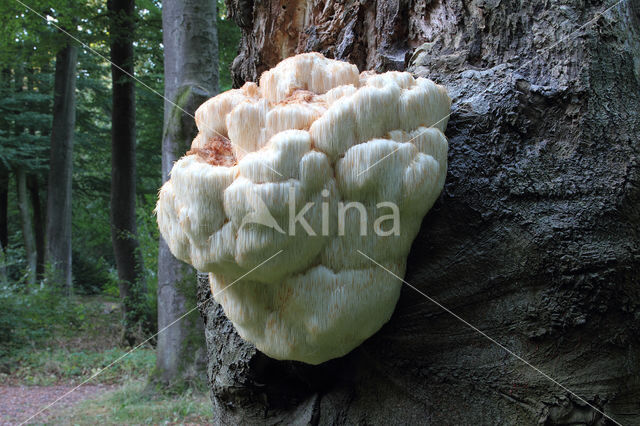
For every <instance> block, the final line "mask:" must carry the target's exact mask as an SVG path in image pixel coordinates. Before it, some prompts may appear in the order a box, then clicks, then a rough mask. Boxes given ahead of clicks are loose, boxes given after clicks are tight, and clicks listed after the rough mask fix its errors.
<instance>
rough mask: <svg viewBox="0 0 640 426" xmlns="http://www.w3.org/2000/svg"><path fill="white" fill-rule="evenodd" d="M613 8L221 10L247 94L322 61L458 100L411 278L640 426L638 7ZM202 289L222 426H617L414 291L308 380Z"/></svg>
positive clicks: (356, 4)
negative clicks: (403, 76) (236, 39)
mask: <svg viewBox="0 0 640 426" xmlns="http://www.w3.org/2000/svg"><path fill="white" fill-rule="evenodd" d="M613 4H614V2H613V1H606V2H603V1H592V2H587V3H585V2H583V1H578V0H569V1H565V2H563V3H562V5H560V4H557V3H555V2H522V1H516V0H509V1H466V0H465V1H463V0H452V1H443V0H439V1H438V0H436V1H429V0H405V1H398V0H395V1H394V0H378V1H371V2H364V1H355V0H352V1H349V0H347V1H344V2H326V3H325V2H319V1H308V2H305V1H293V2H283V1H279V0H271V1H264V2H254V1H251V0H231V1H230V2H229V4H228V6H229V9H230V10H231V12H232V16H233V18H234V19H235V20H236V22H237V23H238V24H239V25H240V27H241V28H242V31H243V38H242V44H241V47H240V52H239V56H238V58H237V59H236V60H235V62H234V64H233V71H234V79H235V80H234V81H235V84H236V85H239V84H241V83H242V82H243V81H245V80H256V79H257V78H258V77H259V74H260V72H262V71H264V70H265V69H268V68H270V67H272V66H273V65H275V64H276V63H277V62H278V61H279V60H280V59H282V58H284V57H287V56H290V55H292V54H295V53H298V52H303V51H308V50H317V51H320V52H322V53H323V54H325V55H327V56H329V57H334V58H337V59H343V60H348V61H350V62H353V63H355V64H357V65H358V66H359V68H360V69H361V70H364V69H373V70H377V71H386V70H408V71H410V72H412V73H414V75H416V76H424V77H428V78H431V79H433V80H434V81H436V82H437V83H439V84H444V85H445V86H446V87H447V89H448V91H449V93H450V96H451V97H452V99H453V106H452V113H451V117H450V121H449V124H448V127H447V131H446V135H447V137H448V138H449V146H450V147H449V169H448V174H447V182H446V186H445V188H444V190H443V193H442V195H441V196H440V199H439V200H438V202H437V203H436V205H435V206H434V207H433V209H432V210H431V211H430V212H429V213H428V215H427V216H426V217H425V219H424V221H423V224H422V228H421V231H420V233H419V235H418V237H417V239H416V240H415V242H414V244H413V247H412V250H411V254H410V256H409V261H408V270H407V273H406V281H407V282H409V283H411V284H412V285H413V286H415V287H416V288H417V289H419V290H420V291H422V292H424V293H425V294H427V295H429V296H430V297H432V298H433V299H435V300H437V301H438V302H439V303H441V304H443V305H444V306H446V307H447V308H449V309H451V310H452V311H453V312H455V313H456V314H458V315H460V316H461V317H462V318H463V319H464V320H466V321H468V322H469V323H471V324H473V325H474V326H476V327H478V328H479V329H480V330H482V331H483V332H485V333H487V334H488V335H489V336H491V338H493V339H495V340H496V341H497V342H500V343H501V344H503V345H505V346H506V347H507V348H509V349H510V350H511V351H513V352H515V353H517V354H519V355H520V356H522V357H523V358H524V359H526V360H527V361H529V362H530V363H531V364H533V365H535V366H537V367H538V368H540V369H541V370H542V371H544V372H545V373H547V374H549V375H550V376H551V377H553V378H554V379H556V380H557V381H559V382H560V383H562V384H563V385H565V386H566V387H568V388H569V389H571V390H572V391H574V392H576V393H577V394H578V395H580V396H582V397H584V398H585V399H586V400H587V401H589V403H590V404H593V405H594V406H596V407H598V408H599V409H600V410H603V411H604V412H605V413H606V414H607V415H608V416H611V417H612V418H614V419H615V420H616V421H618V422H620V423H622V424H640V374H639V373H640V341H639V339H640V338H639V336H640V333H639V331H640V285H639V284H640V240H639V238H638V236H639V231H640V226H639V225H640V207H639V206H640V170H639V168H638V161H639V154H640V141H639V139H638V135H639V134H640V116H638V113H637V112H638V111H639V110H640V42H639V40H640V6H639V4H638V2H634V1H631V0H624V1H622V2H619V3H617V4H616V5H615V6H614V7H613V8H611V9H609V10H608V11H607V12H606V13H602V14H599V13H598V12H602V11H604V10H606V9H607V8H609V6H612V5H613ZM591 20H592V21H591ZM589 21H591V22H590V23H589V24H588V25H583V24H585V23H587V22H589ZM199 290H200V292H199V301H200V305H199V306H200V310H201V313H202V314H203V316H204V318H205V321H206V336H207V350H208V357H209V364H208V374H209V382H210V388H211V391H212V392H211V394H212V400H213V404H214V416H215V421H216V423H219V424H232V423H237V422H246V423H276V422H284V423H289V422H293V423H297V424H302V423H310V424H356V423H357V424H393V423H398V424H418V423H420V424H536V423H542V424H550V425H551V424H593V425H600V424H608V423H611V421H610V420H608V419H606V418H605V417H603V416H602V415H601V414H600V413H599V412H598V411H596V410H594V409H593V408H591V407H590V406H589V405H587V404H585V403H584V402H582V401H581V400H580V399H578V398H576V397H574V396H572V395H571V394H569V393H568V392H566V391H565V390H564V389H562V388H560V387H559V386H557V385H556V384H554V383H552V382H551V381H549V380H548V379H547V378H545V377H544V376H542V375H541V374H540V373H539V372H537V371H535V370H534V369H532V368H531V367H530V366H527V365H525V364H524V363H522V362H521V361H519V360H518V359H516V358H515V357H513V356H512V355H510V354H509V353H507V352H506V351H505V350H503V349H502V348H500V347H499V346H498V345H496V344H495V343H493V342H491V341H489V340H488V339H487V338H485V337H483V336H482V335H481V334H479V333H478V332H477V331H474V330H473V329H472V328H470V327H469V326H467V325H465V324H464V323H463V322H461V321H460V320H459V319H456V318H455V317H453V316H452V315H451V314H449V313H447V312H445V311H444V310H443V309H441V308H440V307H438V306H437V305H436V304H434V303H432V302H431V301H430V300H428V299H427V298H425V297H424V296H423V295H421V294H419V293H417V292H416V291H414V290H413V289H411V288H409V287H408V286H405V287H404V288H403V291H402V295H401V297H400V301H399V303H398V306H397V307H396V311H395V313H394V315H393V317H392V318H391V320H390V321H389V323H388V324H387V325H385V326H384V327H383V328H382V329H381V330H380V331H379V332H378V333H377V334H376V335H374V336H373V337H372V338H370V339H369V340H368V341H366V342H365V343H364V344H363V345H362V346H360V347H359V348H357V349H356V350H354V351H353V352H351V353H350V354H348V355H347V356H345V357H343V358H341V359H336V360H332V361H329V362H327V363H324V364H322V365H319V366H315V367H314V366H308V365H304V364H300V363H295V362H281V361H275V360H272V359H270V358H268V357H266V356H264V355H262V354H261V353H259V352H258V351H256V349H255V348H254V347H253V346H252V345H250V344H248V343H246V342H244V341H242V340H241V339H240V337H239V336H238V335H237V334H236V333H235V331H234V330H233V327H232V325H231V324H230V322H229V321H228V320H227V319H226V318H225V317H224V314H223V312H222V310H221V308H220V306H218V305H217V304H216V303H215V302H214V301H213V300H212V299H211V297H210V293H209V288H208V283H207V281H206V280H201V282H200V287H199ZM357 326H358V325H357V324H354V327H357Z"/></svg>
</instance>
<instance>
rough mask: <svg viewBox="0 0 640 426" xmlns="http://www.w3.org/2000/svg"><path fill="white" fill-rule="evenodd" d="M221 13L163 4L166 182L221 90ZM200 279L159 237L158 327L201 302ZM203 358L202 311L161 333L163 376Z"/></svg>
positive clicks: (178, 377)
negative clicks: (200, 113)
mask: <svg viewBox="0 0 640 426" xmlns="http://www.w3.org/2000/svg"><path fill="white" fill-rule="evenodd" d="M216 17H217V13H216V2H215V1H213V0H205V1H200V0H165V1H163V3H162V26H163V43H164V60H165V63H164V72H165V89H164V90H165V92H164V93H165V98H166V99H168V101H167V100H165V104H164V132H163V141H162V181H163V182H165V181H166V180H167V179H168V177H169V172H170V171H171V167H172V166H173V163H174V162H175V161H176V160H177V159H178V158H180V157H181V156H182V155H184V153H185V152H186V151H187V149H189V146H190V145H191V140H192V139H193V138H194V137H195V135H196V133H197V129H196V127H195V122H194V119H193V114H194V112H195V110H196V108H197V107H198V106H199V105H200V104H201V103H202V102H204V101H205V100H206V99H208V98H209V97H211V96H214V95H215V94H216V93H217V90H218V37H217V31H216V27H215V23H216ZM183 110H184V111H186V112H187V113H185V112H184V111H183ZM188 114H190V115H188ZM195 280H196V274H195V271H194V269H193V268H191V267H190V266H188V265H187V264H185V263H183V262H180V261H179V260H177V259H176V258H175V257H173V255H172V254H171V252H169V248H168V246H167V244H166V243H165V241H164V240H163V239H162V237H160V247H159V253H158V330H163V329H164V328H165V327H167V326H168V325H169V324H171V323H173V322H174V321H176V320H177V319H178V318H180V317H181V316H182V315H184V314H185V313H186V312H187V311H189V310H190V309H192V308H193V307H194V306H195V305H196V291H195V286H194V284H195ZM203 363H204V330H203V324H202V320H201V319H200V318H199V317H198V314H197V312H193V313H191V314H190V315H188V316H187V317H186V318H184V319H182V320H181V321H178V322H177V323H176V324H174V325H172V326H171V327H169V328H167V329H166V330H165V331H163V332H162V333H160V334H159V335H158V346H157V370H158V378H159V379H160V380H161V381H163V382H165V383H175V382H179V381H183V380H190V379H191V378H190V377H189V376H190V375H192V374H194V373H196V374H202V372H203V371H204V366H203V365H202V364H203ZM198 370H200V371H198Z"/></svg>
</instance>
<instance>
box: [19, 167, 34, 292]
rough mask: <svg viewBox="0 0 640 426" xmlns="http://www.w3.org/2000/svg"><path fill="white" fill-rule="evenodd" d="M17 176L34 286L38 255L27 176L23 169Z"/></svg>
mask: <svg viewBox="0 0 640 426" xmlns="http://www.w3.org/2000/svg"><path fill="white" fill-rule="evenodd" d="M15 175H16V189H17V191H16V193H17V195H18V197H17V198H18V210H19V211H20V223H21V225H22V240H23V242H24V251H25V256H26V260H27V274H28V276H27V283H28V284H31V285H33V284H35V282H36V268H37V253H36V241H35V237H34V235H33V222H32V221H31V212H30V209H29V198H28V197H27V175H26V173H25V171H24V169H23V168H21V167H18V168H17V169H16V171H15Z"/></svg>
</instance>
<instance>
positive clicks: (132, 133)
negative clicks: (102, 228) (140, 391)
mask: <svg viewBox="0 0 640 426" xmlns="http://www.w3.org/2000/svg"><path fill="white" fill-rule="evenodd" d="M107 7H108V9H109V14H110V30H111V61H112V63H113V64H114V65H112V66H111V81H112V84H113V92H112V94H113V96H112V99H113V105H112V109H111V241H112V242H113V251H114V253H115V258H116V266H117V269H118V280H119V289H120V298H121V300H122V306H123V315H124V321H125V330H124V336H123V338H124V340H125V341H126V343H128V344H133V343H135V341H136V336H135V330H136V328H137V327H139V326H140V325H141V321H142V320H143V318H142V302H143V300H144V295H145V283H144V275H143V263H142V255H141V253H140V245H139V243H138V231H137V226H136V115H135V83H134V81H133V79H132V78H131V77H130V75H133V72H134V70H133V65H134V54H133V34H134V30H135V21H134V19H135V18H134V13H135V2H134V0H109V1H108V2H107ZM127 73H128V74H129V75H127ZM138 337H140V336H138Z"/></svg>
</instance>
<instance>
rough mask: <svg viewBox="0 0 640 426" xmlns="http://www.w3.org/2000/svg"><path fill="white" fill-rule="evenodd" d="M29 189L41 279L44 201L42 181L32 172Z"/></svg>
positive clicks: (38, 275)
mask: <svg viewBox="0 0 640 426" xmlns="http://www.w3.org/2000/svg"><path fill="white" fill-rule="evenodd" d="M27 189H28V190H29V198H30V199H31V208H32V209H33V231H34V235H35V244H36V278H38V279H41V278H42V277H43V275H44V257H45V254H44V225H45V224H44V218H43V215H42V213H43V212H42V202H41V200H40V181H39V179H38V176H37V175H35V174H30V175H29V176H27Z"/></svg>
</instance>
